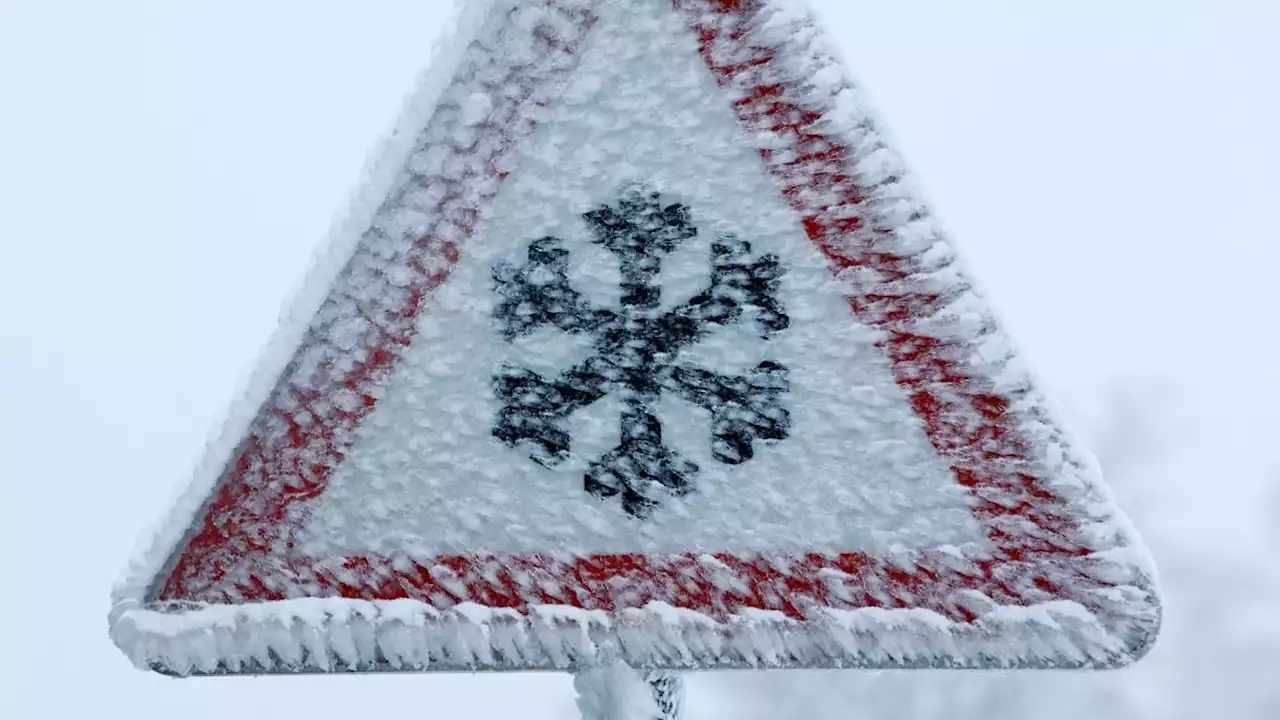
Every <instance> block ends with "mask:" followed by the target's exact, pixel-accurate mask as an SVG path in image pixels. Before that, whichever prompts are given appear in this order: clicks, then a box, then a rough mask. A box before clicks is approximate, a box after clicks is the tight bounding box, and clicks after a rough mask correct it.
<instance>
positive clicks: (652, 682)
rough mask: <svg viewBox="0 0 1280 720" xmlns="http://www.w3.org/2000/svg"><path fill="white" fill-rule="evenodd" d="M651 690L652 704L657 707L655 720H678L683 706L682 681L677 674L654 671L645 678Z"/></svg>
mask: <svg viewBox="0 0 1280 720" xmlns="http://www.w3.org/2000/svg"><path fill="white" fill-rule="evenodd" d="M645 679H646V680H648V681H649V687H651V688H653V703H654V705H657V706H658V714H657V715H656V716H655V720H680V706H681V705H683V704H684V679H683V678H681V677H680V675H679V673H673V672H666V671H664V670H654V671H652V672H650V673H649V674H648V676H647V677H646V678H645Z"/></svg>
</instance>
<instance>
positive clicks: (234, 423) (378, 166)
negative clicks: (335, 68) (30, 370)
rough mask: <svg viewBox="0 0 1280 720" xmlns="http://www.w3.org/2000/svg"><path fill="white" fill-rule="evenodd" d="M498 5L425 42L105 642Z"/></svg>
mask: <svg viewBox="0 0 1280 720" xmlns="http://www.w3.org/2000/svg"><path fill="white" fill-rule="evenodd" d="M501 2H509V0H453V7H452V9H451V11H450V13H449V15H448V16H447V17H446V18H445V20H444V22H443V23H441V26H440V28H439V30H438V31H437V35H436V38H435V41H434V42H433V43H432V50H431V56H430V59H429V60H428V62H427V63H426V64H425V66H424V67H423V69H422V70H421V71H420V72H419V73H418V75H417V77H416V78H415V80H414V84H413V86H412V88H411V89H410V91H409V92H408V93H407V94H406V96H405V98H404V100H403V101H402V103H401V109H400V112H399V114H398V116H397V117H396V119H395V120H394V121H393V122H392V123H391V124H390V126H389V129H388V130H387V131H386V132H384V133H383V134H382V136H380V137H379V138H378V139H376V140H375V141H374V143H373V145H372V147H371V148H370V150H369V151H368V152H367V153H366V156H365V162H364V166H363V168H362V172H361V177H362V178H363V180H362V181H361V182H360V183H358V184H357V185H356V186H355V187H354V188H353V190H352V191H351V193H350V199H349V200H348V202H347V205H346V207H345V208H344V209H343V210H341V211H339V212H337V213H335V215H334V218H333V220H332V221H331V223H330V229H329V232H328V235H327V237H326V238H325V240H324V241H322V242H321V243H320V244H319V245H318V246H317V248H316V250H315V251H314V252H313V254H312V257H311V259H310V261H309V263H308V268H307V270H306V272H305V273H304V275H303V279H302V280H301V282H299V283H298V284H297V285H296V286H295V288H294V289H293V290H292V292H291V293H290V298H289V300H288V301H287V302H286V303H285V305H284V307H283V308H282V312H281V313H280V316H279V318H278V320H277V325H276V329H275V331H274V332H273V333H272V335H271V336H270V338H268V340H267V341H266V343H264V345H263V347H262V349H261V350H260V351H259V355H258V359H257V361H256V363H255V364H254V366H253V369H252V370H251V371H250V374H249V375H248V377H247V379H245V380H243V381H242V382H241V386H240V389H239V390H238V391H237V393H236V395H235V397H234V399H233V401H232V402H231V403H230V404H229V405H228V406H227V408H226V409H225V410H224V412H223V415H222V417H221V418H220V419H219V420H218V421H217V422H216V423H215V424H214V426H213V429H212V431H211V433H210V436H209V438H208V439H207V440H206V443H205V449H204V452H203V453H202V455H201V456H200V458H199V459H198V461H197V462H196V464H195V468H194V470H193V471H192V473H191V477H190V479H189V481H188V482H186V483H185V484H184V483H179V484H178V486H177V487H176V488H175V491H174V495H173V496H172V497H171V499H170V502H169V507H168V509H167V511H166V512H165V513H164V515H163V516H162V517H161V518H160V520H159V522H158V523H156V524H153V525H152V526H151V527H149V528H147V529H146V530H144V531H143V533H142V534H141V535H140V537H139V539H138V541H137V542H136V544H135V549H134V552H133V555H132V557H131V558H130V559H129V561H128V564H127V565H126V567H125V569H124V571H123V572H122V573H121V575H120V576H119V578H118V579H117V580H116V582H115V584H114V585H113V587H112V590H111V606H112V607H111V612H110V614H109V616H108V622H109V625H110V626H111V634H112V636H113V638H114V637H116V624H117V622H118V620H119V618H120V617H121V615H122V613H125V612H128V611H130V610H135V609H140V607H141V605H142V604H143V603H144V601H145V599H146V598H145V595H146V593H147V590H148V588H149V587H150V586H151V585H152V584H153V583H154V582H157V581H158V580H159V575H160V574H161V573H162V572H164V571H165V569H166V565H167V564H168V563H169V562H170V561H171V559H172V555H173V553H174V552H175V550H176V549H177V548H179V547H180V546H181V545H183V544H184V543H185V542H186V541H187V539H188V537H189V535H190V533H191V532H193V528H194V526H195V525H196V524H197V523H198V522H199V521H200V516H201V515H202V514H203V512H204V510H205V507H206V506H207V504H208V502H209V501H210V500H211V498H212V496H213V493H214V492H215V490H216V488H217V486H218V483H219V481H220V480H221V479H222V477H223V475H224V473H225V471H226V467H227V464H228V463H229V462H230V459H231V458H232V457H233V455H234V453H235V452H236V451H237V449H238V448H239V445H240V443H241V441H242V440H243V438H245V437H246V436H247V435H248V432H249V428H250V426H251V425H252V424H253V421H254V419H255V418H256V417H257V414H258V411H259V409H260V408H261V407H262V405H263V403H265V402H266V401H267V399H268V398H269V397H270V395H271V393H272V391H273V390H274V389H275V386H276V383H277V382H278V381H279V378H280V377H281V375H282V374H283V373H284V371H285V369H286V368H287V367H288V366H289V363H290V362H292V360H293V357H294V354H295V353H296V351H297V349H298V347H299V346H300V345H301V344H302V341H303V339H304V338H305V336H306V333H307V331H308V329H309V328H310V325H311V322H312V320H313V319H314V318H315V316H316V313H317V312H318V310H319V309H320V307H321V306H322V305H323V303H324V302H325V300H326V298H327V297H328V294H329V292H330V291H331V289H332V287H333V284H334V281H335V279H336V278H337V277H338V276H339V274H340V273H341V272H342V270H343V268H344V267H345V266H346V265H347V263H348V261H349V260H350V259H351V256H352V255H353V253H354V252H355V249H356V247H357V245H358V244H359V242H360V239H361V237H362V236H363V235H364V233H365V232H366V231H367V230H368V229H369V227H370V225H371V224H372V222H373V218H374V216H375V215H376V213H377V212H378V208H379V207H380V206H381V205H382V203H383V202H384V201H385V200H386V197H387V194H388V193H389V192H390V190H391V189H392V188H393V187H394V185H395V183H396V180H397V178H398V177H399V176H400V175H401V174H402V173H403V172H404V171H405V166H406V162H407V160H408V158H409V156H410V155H411V154H412V153H413V151H414V149H415V146H416V144H417V142H418V140H419V139H420V137H421V134H422V131H423V128H424V127H426V126H427V122H428V121H429V120H430V118H431V115H432V114H433V113H434V112H435V110H436V105H437V102H438V100H439V98H440V96H441V95H442V94H443V93H444V91H445V90H446V89H447V88H448V87H449V85H450V84H451V83H452V82H453V80H454V76H455V75H456V73H457V71H458V69H459V66H460V64H461V62H462V60H463V56H464V53H465V51H466V49H467V46H468V45H469V44H470V43H471V42H472V40H473V39H474V38H476V37H477V36H478V35H479V30H480V28H481V27H482V26H483V25H484V24H485V21H486V20H487V18H488V17H489V16H490V15H491V14H492V13H493V12H494V11H495V10H496V9H497V7H498V6H499V4H500V3H501Z"/></svg>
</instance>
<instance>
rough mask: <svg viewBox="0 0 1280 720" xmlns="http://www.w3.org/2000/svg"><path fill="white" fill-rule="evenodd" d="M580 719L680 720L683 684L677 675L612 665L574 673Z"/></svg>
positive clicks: (623, 664)
mask: <svg viewBox="0 0 1280 720" xmlns="http://www.w3.org/2000/svg"><path fill="white" fill-rule="evenodd" d="M573 686H574V689H575V690H577V692H578V709H579V710H580V711H581V713H582V720H680V709H681V706H682V705H683V703H684V683H683V681H682V680H681V678H680V676H679V675H678V674H677V673H673V672H666V671H647V672H646V671H638V670H633V669H632V668H630V667H628V666H627V665H626V664H625V663H620V662H615V663H610V664H607V665H601V666H598V667H593V668H590V669H586V670H582V671H579V672H577V673H575V674H574V676H573Z"/></svg>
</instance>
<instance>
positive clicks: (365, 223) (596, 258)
mask: <svg viewBox="0 0 1280 720" xmlns="http://www.w3.org/2000/svg"><path fill="white" fill-rule="evenodd" d="M794 4H795V3H793V2H790V1H789V0H596V1H592V0H528V1H526V2H514V1H513V0H492V1H490V2H484V3H472V4H470V5H469V6H468V7H467V9H465V10H463V11H462V16H461V18H462V19H461V20H460V21H459V22H460V25H459V29H458V32H457V33H456V35H457V36H458V37H459V38H462V39H463V41H464V42H462V43H461V44H459V45H458V46H457V51H456V52H454V53H453V54H451V55H449V54H446V55H445V56H444V57H443V59H441V60H439V61H437V63H436V65H435V69H434V70H433V73H432V74H431V75H429V76H428V77H427V78H426V80H425V81H424V83H423V85H422V89H421V90H420V91H419V93H418V95H417V96H416V97H415V99H414V101H413V103H411V107H410V110H409V112H408V113H407V114H406V118H407V119H406V120H405V121H404V123H403V124H402V126H401V131H400V134H399V135H397V136H396V138H395V139H393V141H392V143H391V149H390V150H389V151H388V153H389V154H388V158H389V159H388V160H387V161H386V162H385V163H383V164H382V165H381V166H380V169H379V170H378V172H376V173H375V174H374V180H373V182H372V189H371V190H369V192H368V193H367V194H366V198H365V199H366V200H367V201H368V202H365V203H364V204H357V209H356V213H355V214H354V216H353V219H352V221H351V222H350V223H348V226H347V227H348V228H350V229H353V230H354V231H355V232H352V233H348V234H345V235H344V234H341V233H340V234H339V235H338V237H337V239H336V240H335V241H334V244H333V246H332V248H333V249H332V255H333V256H334V257H336V258H337V263H336V264H335V265H334V270H333V271H332V272H329V273H327V274H326V273H325V272H324V271H323V270H321V271H318V272H317V278H318V279H317V280H315V282H313V283H312V284H311V285H310V286H309V290H310V291H311V294H306V293H304V296H303V299H302V300H300V303H301V307H302V308H303V309H302V311H300V312H299V313H298V318H299V320H298V322H296V323H294V324H293V325H286V326H285V327H284V328H283V329H282V331H281V337H282V339H281V340H280V341H279V342H278V346H279V347H280V348H281V349H282V351H281V352H276V353H271V354H269V355H268V357H267V359H266V361H265V365H264V370H263V371H262V372H261V374H260V380H259V382H258V383H257V385H256V386H255V389H254V390H253V393H256V394H254V395H253V396H252V397H250V398H249V399H248V401H247V402H246V403H245V406H244V407H245V412H243V413H242V414H241V415H240V416H237V417H234V418H233V419H232V421H231V422H230V424H229V425H228V428H227V430H226V433H225V437H224V440H223V441H222V442H221V444H219V445H216V446H215V447H214V448H213V449H212V451H211V455H210V458H209V460H208V461H207V463H206V467H205V469H206V471H207V472H205V473H203V475H200V476H199V477H197V481H196V483H195V486H194V487H193V489H192V490H191V491H190V492H189V493H188V495H187V496H186V498H185V500H184V501H182V502H180V503H179V507H178V508H177V509H176V510H175V512H174V515H173V517H172V519H171V520H170V522H169V524H168V525H166V526H165V527H164V528H162V530H161V532H160V534H159V536H158V538H157V540H156V541H155V543H154V546H153V549H152V550H151V552H150V553H148V554H146V555H145V556H143V557H142V558H141V559H140V560H139V561H138V563H137V564H136V566H135V567H134V568H133V569H132V570H131V573H130V574H129V576H128V577H127V579H126V580H125V581H124V582H122V583H121V585H120V586H119V587H118V588H117V591H116V594H115V598H114V606H113V611H112V615H111V634H112V637H113V638H114V640H115V641H116V643H117V644H118V645H119V646H120V647H121V648H122V649H123V650H124V651H125V652H126V653H127V654H128V655H129V656H130V657H131V658H132V659H133V660H134V661H135V662H136V663H138V664H139V665H141V666H144V667H150V668H154V669H158V670H161V671H164V672H169V673H175V674H209V673H259V672H296V671H327V670H435V669H442V670H453V669H537V668H573V667H579V666H581V665H583V664H589V663H594V662H598V661H602V660H609V659H612V660H615V661H616V660H623V661H625V662H627V663H629V664H630V665H632V666H634V667H649V668H685V667H697V668H711V667H744V666H772V667H800V666H802V667H854V666H861V667H1111V666H1117V665H1122V664H1125V663H1127V662H1130V661H1131V660H1133V659H1134V658H1136V657H1138V656H1140V655H1141V654H1142V653H1143V652H1145V650H1146V649H1147V648H1148V647H1149V645H1150V644H1151V643H1152V641H1153V640H1154V637H1155V634H1156V630H1157V628H1158V625H1159V602H1158V594H1157V591H1156V588H1155V579H1154V570H1153V567H1152V564H1151V562H1150V559H1149V558H1148V556H1147V554H1146V551H1145V550H1144V549H1143V548H1142V546H1141V544H1140V542H1139V540H1138V538H1137V536H1136V534H1135V533H1134V532H1133V530H1132V529H1131V527H1130V526H1129V524H1128V521H1127V520H1126V519H1125V518H1124V516H1123V515H1122V514H1121V513H1120V511H1119V510H1118V509H1117V508H1116V507H1115V506H1114V504H1113V502H1112V500H1111V498H1110V494H1109V492H1108V491H1107V489H1106V488H1105V486H1104V485H1103V483H1102V480H1101V478H1100V476H1099V474H1098V472H1097V469H1096V467H1095V466H1094V464H1093V461H1092V460H1091V459H1090V456H1089V455H1088V454H1087V452H1085V451H1084V450H1082V449H1081V448H1080V447H1079V446H1078V445H1077V444H1076V443H1075V441H1073V440H1072V439H1070V438H1069V436H1068V435H1067V434H1066V433H1065V432H1064V431H1063V430H1062V429H1061V427H1060V425H1059V423H1058V422H1057V421H1056V420H1055V419H1054V417H1053V415H1052V413H1051V412H1050V411H1049V409H1048V408H1047V407H1046V404H1045V402H1044V400H1043V399H1042V398H1041V397H1040V395H1039V394H1038V392H1037V390H1036V388H1035V386H1034V385H1033V384H1032V382H1031V381H1030V380H1029V379H1028V376H1027V375H1026V374H1025V373H1024V372H1023V371H1022V370H1020V369H1019V366H1018V364H1017V362H1016V361H1015V358H1014V357H1013V356H1012V354H1011V353H1010V351H1009V349H1008V345H1007V343H1006V342H1005V340H1004V338H1003V335H1002V334H1001V332H1000V330H999V329H998V328H997V326H996V325H995V323H994V322H993V320H992V317H991V314H990V313H989V311H988V310H987V309H986V307H985V306H984V303H983V301H982V300H981V298H980V297H979V296H978V295H977V294H976V293H975V292H974V290H973V289H972V288H971V286H970V284H969V283H968V282H967V281H966V279H965V278H964V276H963V275H962V273H961V272H960V271H959V270H958V268H957V265H956V262H955V255H954V252H953V249H952V246H951V244H950V243H949V242H948V241H947V240H946V239H945V238H944V237H943V236H942V235H941V234H940V232H939V230H938V229H937V227H936V225H935V223H934V221H933V219H932V217H931V215H930V213H929V211H928V209H927V208H926V207H925V206H924V205H922V204H921V202H920V201H919V200H918V199H917V198H916V196H915V195H914V194H913V191H912V189H911V187H910V185H909V183H908V180H907V174H906V171H905V170H904V168H903V167H902V165H901V164H900V161H899V160H898V158H897V156H896V155H894V154H893V153H892V152H891V151H890V150H889V149H887V148H886V146H885V144H884V141H883V139H882V136H881V132H880V131H879V130H878V129H877V126H876V123H875V122H874V121H873V119H872V117H871V115H870V113H869V112H868V110H867V109H866V108H865V106H864V104H863V100H862V97H861V95H860V93H859V91H858V89H857V88H856V87H855V86H854V85H853V84H852V83H851V82H850V81H849V80H848V78H847V76H846V73H845V72H844V70H843V69H842V67H841V66H840V64H839V63H838V62H837V61H836V60H835V59H834V56H833V54H832V52H831V51H830V49H829V48H828V47H827V45H826V44H825V41H824V40H823V38H822V36H821V35H820V34H819V32H818V30H817V28H816V26H815V24H814V22H813V21H812V19H810V18H809V17H808V16H807V15H805V14H803V13H800V12H796V10H795V8H794ZM468 41H469V42H468ZM362 213H363V214H362ZM308 302H309V303H310V304H309V305H308V304H307V303H308Z"/></svg>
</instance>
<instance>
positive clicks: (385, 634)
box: [119, 598, 1124, 676]
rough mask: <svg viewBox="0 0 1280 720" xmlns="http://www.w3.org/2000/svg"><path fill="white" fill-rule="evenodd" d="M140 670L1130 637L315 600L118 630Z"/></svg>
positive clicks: (988, 615) (1110, 661) (1020, 627)
mask: <svg viewBox="0 0 1280 720" xmlns="http://www.w3.org/2000/svg"><path fill="white" fill-rule="evenodd" d="M119 631H120V634H121V635H122V636H125V637H124V638H122V639H125V640H127V642H125V643H123V644H122V647H125V648H126V652H127V653H128V654H129V656H130V658H131V659H132V660H133V661H134V663H135V664H136V665H138V666H139V667H143V668H150V669H154V670H158V671H161V672H164V673H166V674H171V675H177V676H188V675H219V674H238V673H250V674H256V673H308V672H351V671H363V672H368V671H382V672H397V671H399V672H421V671H432V670H438V671H475V670H559V671H575V670H581V669H585V668H599V667H601V666H605V665H609V664H611V663H615V662H625V663H626V664H627V665H629V666H631V667H633V668H637V669H711V668H722V669H731V668H760V669H763V668H903V667H918V668H974V669H979V668H1014V667H1037V668H1053V667H1065V668H1105V667H1112V666H1113V665H1114V664H1115V658H1116V657H1117V655H1120V654H1123V653H1124V647H1123V646H1124V641H1123V640H1122V639H1120V638H1117V637H1116V636H1115V635H1114V634H1112V633H1111V632H1109V630H1108V629H1107V628H1105V627H1103V626H1102V625H1101V624H1100V623H1099V622H1098V621H1097V618H1095V617H1094V616H1093V615H1092V614H1091V613H1089V612H1087V611H1086V610H1084V609H1083V608H1082V607H1081V606H1079V605H1078V604H1076V603H1072V602H1050V603H1043V604H1041V605H1037V606H1032V607H1010V606H999V605H995V604H994V603H989V605H988V609H987V610H986V611H984V612H982V613H979V614H978V619H977V620H976V621H974V622H972V623H957V622H954V621H952V620H949V619H947V618H945V617H943V616H942V615H939V614H938V613H935V612H933V611H931V610H923V609H910V610H888V609H884V608H860V609H857V610H833V609H830V608H813V609H812V610H811V611H810V612H809V613H808V614H807V616H806V618H805V619H804V621H799V620H794V619H791V618H788V617H786V616H785V615H783V614H782V613H779V612H773V611H764V610H755V611H747V612H743V613H740V614H737V615H733V616H730V617H729V618H727V619H726V620H724V621H716V620H714V619H712V618H710V617H707V616H706V615H703V614H701V613H698V612H695V611H692V610H687V609H682V608H675V607H672V606H670V605H667V604H664V603H658V602H654V603H650V604H649V605H647V606H645V607H643V608H634V609H628V610H624V611H622V612H620V613H617V614H615V615H612V616H611V615H610V614H608V613H604V612H602V611H598V610H583V609H581V608H574V607H568V606H564V605H548V606H534V607H532V608H530V611H529V612H528V613H527V614H525V613H520V612H518V611H515V610H510V609H497V608H490V607H484V606H481V605H476V604H474V603H462V604H460V605H457V606H455V607H453V608H450V609H448V610H444V611H441V610H437V609H436V608H433V607H431V606H430V605H428V604H426V603H423V602H421V601H418V600H409V599H402V600H373V601H369V600H352V599H344V598H309V599H301V600H282V601H275V602H267V603H251V604H246V605H220V606H208V607H204V608H196V609H188V610H176V611H173V612H157V611H149V610H148V611H140V612H139V611H134V612H130V613H128V614H126V615H125V616H124V617H123V618H122V619H121V623H120V628H119Z"/></svg>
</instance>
